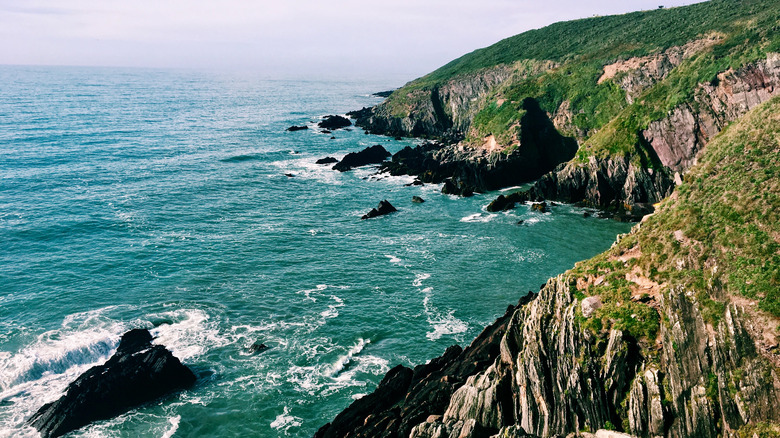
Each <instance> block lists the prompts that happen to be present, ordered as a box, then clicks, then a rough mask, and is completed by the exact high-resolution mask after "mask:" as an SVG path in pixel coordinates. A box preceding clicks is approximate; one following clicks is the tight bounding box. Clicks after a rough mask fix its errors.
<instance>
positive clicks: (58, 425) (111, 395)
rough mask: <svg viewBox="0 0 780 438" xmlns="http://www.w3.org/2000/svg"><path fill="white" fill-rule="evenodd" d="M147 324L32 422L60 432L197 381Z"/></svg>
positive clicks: (49, 433) (46, 436) (46, 432)
mask: <svg viewBox="0 0 780 438" xmlns="http://www.w3.org/2000/svg"><path fill="white" fill-rule="evenodd" d="M151 341H152V335H151V333H149V331H148V330H145V329H134V330H130V331H129V332H127V333H125V334H124V335H123V336H122V339H121V340H120V342H119V347H118V348H117V350H116V353H114V355H113V356H111V358H110V359H109V360H108V361H107V362H106V363H105V364H103V365H99V366H95V367H92V368H90V369H89V370H87V371H86V372H85V373H84V374H82V375H81V376H79V377H78V379H76V380H75V381H74V382H73V383H71V384H70V385H68V387H67V389H66V392H65V394H64V395H63V396H62V397H60V399H59V400H56V401H54V402H52V403H47V404H45V405H44V406H43V407H41V408H40V409H39V410H38V412H36V413H35V414H34V415H33V416H32V417H31V418H30V420H29V424H30V425H31V426H33V427H35V428H36V429H38V431H39V432H40V433H41V436H42V437H43V438H51V437H58V436H61V435H64V434H66V433H68V432H70V431H73V430H76V429H79V428H81V427H83V426H85V425H87V424H89V423H91V422H93V421H97V420H105V419H109V418H112V417H115V416H117V415H120V414H122V413H124V412H127V411H129V410H130V409H132V408H134V407H137V406H139V405H142V404H144V403H147V402H150V401H153V400H155V399H157V398H159V397H161V396H163V395H166V394H168V393H171V392H174V391H179V390H182V389H185V388H188V387H190V386H192V384H193V383H195V375H194V374H193V373H192V371H190V369H189V368H187V367H186V366H184V365H183V364H182V363H181V362H180V361H179V359H177V358H176V357H174V356H173V354H171V352H170V351H168V350H167V349H166V348H165V347H163V346H162V345H152V343H151Z"/></svg>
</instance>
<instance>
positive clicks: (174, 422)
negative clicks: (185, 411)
mask: <svg viewBox="0 0 780 438" xmlns="http://www.w3.org/2000/svg"><path fill="white" fill-rule="evenodd" d="M180 421H181V415H176V416H175V417H170V418H168V423H170V424H171V427H170V428H169V429H168V430H166V431H165V433H164V434H163V435H162V437H161V438H171V437H172V436H173V434H175V433H176V431H177V430H179V422H180Z"/></svg>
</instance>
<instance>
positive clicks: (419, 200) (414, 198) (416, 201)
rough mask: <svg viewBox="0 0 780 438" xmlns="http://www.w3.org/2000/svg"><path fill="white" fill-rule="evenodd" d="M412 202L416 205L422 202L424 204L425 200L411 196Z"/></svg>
mask: <svg viewBox="0 0 780 438" xmlns="http://www.w3.org/2000/svg"><path fill="white" fill-rule="evenodd" d="M412 202H414V203H417V204H422V203H423V202H425V199H423V198H421V197H419V196H412Z"/></svg>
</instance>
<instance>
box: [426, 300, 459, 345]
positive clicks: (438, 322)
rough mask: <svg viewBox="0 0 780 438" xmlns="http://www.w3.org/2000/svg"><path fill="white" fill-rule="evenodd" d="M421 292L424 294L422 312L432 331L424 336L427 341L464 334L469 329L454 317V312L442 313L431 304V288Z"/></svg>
mask: <svg viewBox="0 0 780 438" xmlns="http://www.w3.org/2000/svg"><path fill="white" fill-rule="evenodd" d="M422 292H423V293H425V298H423V310H424V311H425V316H426V317H427V319H428V324H430V325H431V327H433V330H432V331H430V332H428V333H427V334H426V335H425V336H426V337H427V338H428V339H430V340H431V341H435V340H437V339H440V338H441V337H442V336H446V335H456V334H460V333H465V332H466V331H467V330H468V329H469V325H468V324H467V323H466V322H465V321H462V320H460V319H458V318H456V317H455V315H454V314H455V311H454V310H450V311H449V312H447V313H442V312H441V311H440V310H439V309H437V308H436V307H434V306H433V305H432V304H431V295H432V292H433V288H431V287H427V288H425V289H423V290H422Z"/></svg>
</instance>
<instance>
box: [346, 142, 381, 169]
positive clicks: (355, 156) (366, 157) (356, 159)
mask: <svg viewBox="0 0 780 438" xmlns="http://www.w3.org/2000/svg"><path fill="white" fill-rule="evenodd" d="M389 156H390V152H387V149H385V148H383V147H382V146H381V145H375V146H371V147H368V148H365V149H363V150H362V151H360V152H350V153H348V154H347V155H346V156H344V158H343V159H342V160H341V161H339V162H338V163H336V165H335V166H333V170H338V171H339V172H345V171H347V170H352V168H354V167H360V166H365V165H367V164H379V163H381V162H382V161H384V160H385V158H387V157H389Z"/></svg>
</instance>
